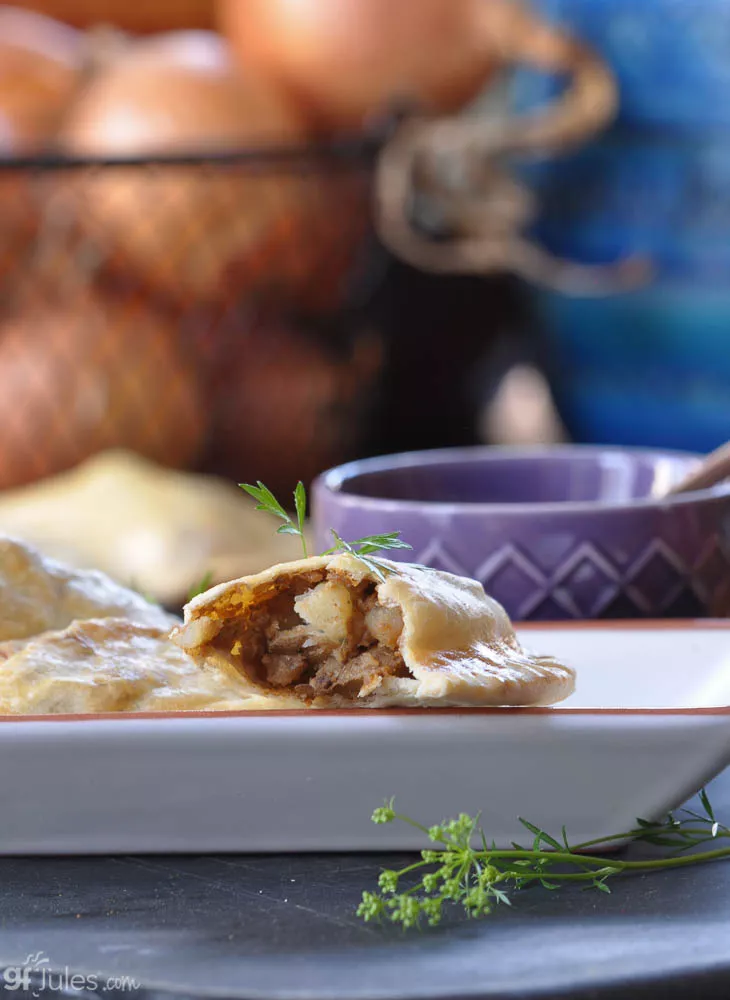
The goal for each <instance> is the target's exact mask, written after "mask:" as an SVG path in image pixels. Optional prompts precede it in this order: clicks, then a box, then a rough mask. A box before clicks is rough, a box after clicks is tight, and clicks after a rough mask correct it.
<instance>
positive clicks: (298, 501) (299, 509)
mask: <svg viewBox="0 0 730 1000" xmlns="http://www.w3.org/2000/svg"><path fill="white" fill-rule="evenodd" d="M238 485H239V486H240V487H241V489H242V490H245V491H246V493H248V495H249V496H251V497H253V498H254V500H256V501H257V502H256V510H264V511H266V512H267V513H268V514H273V515H274V517H278V518H279V520H281V521H283V522H284V523H283V524H282V525H280V526H279V527H278V528H277V529H276V533H277V535H296V536H297V537H298V538H299V539H300V541H301V543H302V551H303V552H304V558H305V559H306V558H307V555H308V552H307V539H306V537H305V535H304V521H305V518H306V516H307V491H306V490H305V488H304V483H303V482H302V481H301V480H300V481H299V482H298V483H297V485H296V489H295V490H294V510H295V511H296V516H297V520H296V524H295V523H294V521H292V519H291V517H290V516H289V514H288V513H287V512H286V511H285V510H284V508H283V507H282V505H281V504H280V503H279V501H278V500H277V499H276V497H275V496H274V494H273V493H272V492H271V490H270V489H269V488H268V487H267V486H264V484H263V483H262V482H261V480H259V481H258V482H257V483H256V485H255V486H251V485H250V483H239V484H238Z"/></svg>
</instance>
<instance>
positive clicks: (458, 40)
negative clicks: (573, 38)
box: [218, 0, 504, 131]
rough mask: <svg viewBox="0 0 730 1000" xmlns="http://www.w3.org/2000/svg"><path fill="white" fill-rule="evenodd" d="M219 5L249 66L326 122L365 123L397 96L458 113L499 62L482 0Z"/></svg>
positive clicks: (329, 125)
mask: <svg viewBox="0 0 730 1000" xmlns="http://www.w3.org/2000/svg"><path fill="white" fill-rule="evenodd" d="M476 2H478V3H480V4H482V5H483V4H484V3H486V2H489V0H476ZM501 4H502V5H503V4H504V0H501ZM218 11H219V13H218V17H219V23H220V26H221V29H222V30H223V32H224V34H225V35H226V36H227V37H228V38H229V39H230V41H231V44H232V46H233V47H234V49H235V51H236V52H237V54H238V56H239V59H240V61H241V64H242V65H244V66H247V67H250V68H253V69H254V70H257V71H258V72H260V73H261V74H262V75H264V76H266V77H267V78H269V79H270V80H272V81H273V82H274V83H276V84H277V85H279V86H281V87H282V88H284V89H285V90H286V91H287V92H288V93H289V94H290V95H291V96H292V97H293V98H295V99H296V100H298V101H299V102H300V103H301V105H302V107H303V108H304V109H305V111H306V113H307V114H308V115H309V116H310V117H311V119H312V120H313V121H315V122H317V123H318V126H319V127H320V128H321V129H322V130H335V131H337V130H343V129H357V128H359V127H361V126H362V125H363V123H364V122H366V121H367V120H368V118H369V117H371V116H373V115H376V114H378V113H382V112H385V111H387V109H388V106H389V105H390V104H391V103H392V102H394V101H402V100H405V101H415V102H417V103H418V104H419V105H420V106H421V107H423V108H424V109H427V110H429V111H434V112H440V113H444V112H449V111H453V110H455V109H457V108H459V107H461V106H463V105H464V104H465V103H466V102H467V101H468V100H469V99H470V98H472V97H474V96H475V95H476V94H477V93H478V92H479V90H480V89H481V87H482V86H483V84H484V83H485V82H486V81H487V80H488V79H489V78H490V76H491V75H492V74H493V73H494V71H495V70H496V69H497V68H498V60H497V58H496V53H494V52H493V51H492V50H491V49H490V48H489V47H488V46H487V45H485V39H484V37H483V36H482V34H481V33H480V32H479V31H477V30H476V22H475V0H220V2H219V5H218Z"/></svg>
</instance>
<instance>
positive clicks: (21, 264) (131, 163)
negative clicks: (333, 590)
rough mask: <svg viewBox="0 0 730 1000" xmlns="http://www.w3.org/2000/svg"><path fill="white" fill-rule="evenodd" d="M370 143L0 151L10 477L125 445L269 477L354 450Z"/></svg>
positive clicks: (373, 371) (3, 446)
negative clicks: (44, 154)
mask: <svg viewBox="0 0 730 1000" xmlns="http://www.w3.org/2000/svg"><path fill="white" fill-rule="evenodd" d="M376 152H377V143H376V142H375V141H371V140H370V139H363V140H358V141H356V142H347V143H340V144H337V145H329V146H327V147H326V148H325V147H318V148H316V149H299V150H283V149H282V150H277V151H267V152H256V151H251V152H236V153H231V154H219V155H214V156H205V157H195V156H185V157H183V156H175V157H164V158H156V159H148V158H146V159H144V160H142V159H125V160H121V159H115V160H107V161H91V160H68V159H48V158H45V159H42V160H16V161H13V162H4V163H2V165H0V420H1V421H2V426H3V434H2V439H1V440H0V489H7V488H11V487H15V486H20V485H23V484H25V483H29V482H32V481H35V480H38V479H41V478H44V477H46V476H49V475H52V474H54V473H57V472H60V471H62V470H64V469H67V468H70V467H72V466H74V465H76V464H78V463H79V462H80V461H82V460H83V459H84V458H86V457H88V456H90V455H91V454H94V453H96V452H99V451H103V450H105V449H109V448H114V447H125V448H130V449H132V450H134V451H137V452H138V453H140V454H143V455H145V456H147V457H149V458H152V459H154V460H157V461H159V462H161V463H163V464H165V465H171V466H175V467H180V468H188V469H200V470H205V471H210V472H214V473H217V474H221V475H224V476H228V477H232V478H237V479H242V478H244V477H251V476H253V477H256V478H262V479H265V478H267V477H268V480H269V481H270V482H271V484H272V486H276V487H277V488H286V487H287V486H288V485H289V484H290V482H291V480H292V478H294V480H296V478H300V477H302V478H305V479H306V478H311V477H312V476H313V475H315V474H316V473H317V472H318V471H320V470H321V469H323V468H325V467H326V466H328V465H330V464H332V463H333V462H337V461H340V460H341V459H344V458H347V457H348V456H350V455H351V454H352V449H353V448H355V447H356V440H357V433H358V429H359V428H360V427H361V425H362V421H363V417H364V409H363V407H364V406H365V405H366V403H367V400H368V398H369V397H370V395H371V389H372V385H373V384H374V382H375V381H376V380H377V377H378V371H379V368H380V363H381V358H382V345H381V344H380V342H379V340H378V337H377V336H376V335H374V334H372V333H370V332H365V331H363V330H361V329H358V328H357V327H356V326H355V327H353V326H352V325H351V324H350V325H348V324H347V323H345V322H342V321H341V320H342V317H343V316H344V315H346V313H347V310H348V306H350V305H351V304H352V301H353V296H356V295H357V294H358V293H360V294H362V289H363V287H365V286H364V285H363V284H362V281H363V279H364V277H365V276H366V274H367V261H368V254H369V252H370V248H371V241H370V188H371V177H372V166H373V162H374V159H375V155H376ZM333 331H336V332H333Z"/></svg>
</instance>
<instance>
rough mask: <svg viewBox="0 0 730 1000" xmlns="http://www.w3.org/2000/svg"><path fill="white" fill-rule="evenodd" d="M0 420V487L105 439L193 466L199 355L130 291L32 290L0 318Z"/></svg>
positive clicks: (42, 472) (201, 407) (33, 476)
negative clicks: (122, 294) (40, 295)
mask: <svg viewBox="0 0 730 1000" xmlns="http://www.w3.org/2000/svg"><path fill="white" fill-rule="evenodd" d="M0 423H2V427H3V433H2V437H1V438H0V488H8V487H12V486H19V485H22V484H24V483H28V482H32V481H34V480H37V479H41V478H43V477H45V476H49V475H53V474H54V473H57V472H61V471H63V470H64V469H68V468H71V467H72V466H75V465H77V464H78V463H79V462H81V461H83V460H84V459H85V458H88V457H89V456H91V455H93V454H95V453H97V452H100V451H104V450H106V449H108V448H128V449H130V450H132V451H136V452H138V453H139V454H141V455H143V456H146V457H147V458H150V459H153V460H155V461H158V462H160V463H162V464H164V465H169V466H177V467H185V466H189V465H190V464H191V463H193V462H194V461H195V459H196V457H197V455H198V453H199V451H200V448H201V445H202V442H203V437H204V434H205V424H206V417H205V401H204V396H203V392H202V387H201V384H200V381H199V373H198V370H197V365H196V358H195V357H194V356H193V355H191V354H190V353H189V352H188V351H187V350H186V348H185V345H184V344H183V343H182V342H181V339H180V336H179V332H178V329H177V325H176V324H175V323H174V322H172V321H171V320H169V319H167V318H164V317H162V316H158V315H157V314H155V313H153V312H151V311H150V310H149V309H146V308H144V307H142V306H141V305H140V304H138V303H136V302H134V301H130V300H126V301H122V300H119V301H117V300H114V299H110V298H101V297H100V296H98V295H95V294H89V293H86V292H80V293H77V294H72V295H70V296H68V297H64V298H61V299H59V300H57V301H50V302H48V301H47V300H45V299H44V300H43V301H39V300H38V299H37V297H36V298H32V299H30V300H29V304H28V305H27V306H26V307H25V308H24V309H23V310H22V311H18V312H16V313H15V314H14V315H12V316H10V317H8V318H7V319H5V320H4V321H3V322H2V323H0Z"/></svg>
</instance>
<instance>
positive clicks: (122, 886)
mask: <svg viewBox="0 0 730 1000" xmlns="http://www.w3.org/2000/svg"><path fill="white" fill-rule="evenodd" d="M711 791H712V798H713V801H714V804H715V807H716V810H717V812H718V813H719V814H720V815H721V816H725V817H728V816H730V772H726V773H725V775H723V776H722V777H721V778H719V779H718V780H717V781H716V782H715V783H714V785H713V786H712V788H711ZM6 807H7V806H6ZM293 821H295V818H293ZM397 860H398V859H396V858H394V857H393V856H367V855H331V856H311V855H310V856H306V855H305V856H278V857H276V856H274V857H262V856H255V857H234V856H225V857H167V858H163V857H144V858H142V857H120V858H76V859H71V858H44V859H39V858H35V859H27V858H26V859H8V858H6V859H1V860H0V966H2V967H7V966H15V965H18V964H20V963H22V962H23V960H24V959H25V957H26V956H27V955H29V954H31V953H37V952H42V953H43V957H44V958H47V959H48V965H49V967H52V968H54V969H63V968H64V967H68V968H69V969H70V970H71V972H75V973H79V974H87V975H90V974H94V975H97V976H99V977H100V978H99V987H100V988H99V990H98V992H99V995H100V996H104V997H107V998H109V1000H112V998H113V1000H118V998H121V997H123V996H126V997H127V998H129V1000H152V998H153V996H154V995H155V994H156V993H158V992H165V991H168V992H172V993H174V994H175V995H176V996H178V997H182V996H185V997H187V996H191V997H207V996H225V997H231V998H233V997H236V998H266V1000H269V998H272V1000H273V998H297V1000H304V998H307V1000H309V998H311V1000H330V998H331V1000H335V998H336V1000H364V998H381V997H391V998H402V1000H406V998H408V1000H411V998H424V1000H425V998H431V997H439V998H459V997H464V998H466V997H490V998H492V997H505V998H506V997H509V998H527V997H558V996H561V997H563V996H566V997H568V996H569V997H581V998H586V1000H587V998H596V1000H604V998H606V1000H607V998H614V997H626V998H631V1000H634V998H635V1000H643V998H645V997H651V998H656V1000H673V998H675V997H702V998H704V1000H715V998H717V1000H720V998H722V1000H726V998H727V997H729V996H730V863H728V864H723V863H720V864H716V865H713V866H710V865H708V866H703V867H700V868H697V869H687V870H681V871H674V872H668V873H658V874H653V875H641V876H636V877H632V878H625V879H623V880H621V881H616V882H615V883H614V890H613V894H612V895H611V896H604V895H600V894H598V893H594V892H579V891H573V890H565V891H563V892H562V893H561V894H559V895H558V894H551V893H548V892H546V891H543V890H530V891H528V892H523V893H522V894H521V895H520V896H519V898H518V899H516V900H515V906H514V907H513V908H512V909H508V908H507V907H502V908H500V909H499V910H498V911H497V912H496V913H495V914H494V915H493V916H492V917H490V918H488V919H487V920H485V921H481V922H477V921H471V922H470V921H465V920H462V919H461V918H459V917H455V918H454V919H453V921H452V922H450V923H449V924H448V925H447V926H443V925H442V926H441V927H440V928H437V929H434V930H429V931H425V932H422V933H414V932H410V933H402V932H400V931H397V930H396V929H394V928H378V927H370V926H365V925H363V924H362V923H361V922H360V921H359V920H358V919H357V918H356V917H355V916H354V910H355V907H356V905H357V902H358V899H359V897H360V894H361V892H362V890H363V889H365V888H372V887H373V886H374V883H375V880H376V877H377V872H378V870H379V868H380V867H381V866H383V865H386V864H387V865H393V864H395V863H397ZM119 974H124V975H130V976H133V977H134V978H135V979H136V980H137V981H138V982H139V984H140V988H139V990H137V991H134V992H125V993H123V994H122V993H120V994H118V997H113V991H112V992H111V993H110V992H109V991H104V989H103V986H104V985H105V982H104V979H105V977H106V976H115V975H119ZM4 992H5V991H4V990H3V986H2V982H1V981H0V997H2V995H3V993H4ZM38 992H39V990H38V989H36V994H37V993H38ZM40 992H42V991H40ZM47 992H48V997H49V998H50V996H51V995H55V996H58V992H55V993H51V991H47ZM135 992H136V998H135ZM28 995H29V994H28ZM7 996H8V997H9V998H10V997H12V996H15V997H18V1000H24V994H23V992H22V991H15V992H14V993H12V992H8V993H7ZM83 996H84V997H85V998H86V1000H91V998H93V996H94V994H93V992H92V991H91V990H89V989H85V992H84V994H83ZM154 1000H163V997H162V996H161V995H160V996H159V997H154Z"/></svg>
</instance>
